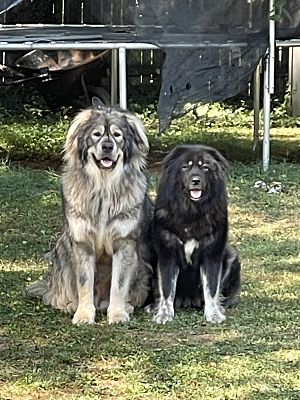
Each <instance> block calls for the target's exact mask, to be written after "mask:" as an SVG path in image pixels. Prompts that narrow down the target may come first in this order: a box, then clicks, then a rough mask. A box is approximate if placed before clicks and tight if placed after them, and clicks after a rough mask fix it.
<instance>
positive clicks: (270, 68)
mask: <svg viewBox="0 0 300 400" xmlns="http://www.w3.org/2000/svg"><path fill="white" fill-rule="evenodd" d="M269 10H270V16H269V51H268V54H267V58H266V66H265V74H264V139H263V170H264V171H265V172H266V171H268V169H269V165H270V113H271V94H273V93H274V87H275V48H276V43H275V19H274V15H273V14H274V0H270V2H269Z"/></svg>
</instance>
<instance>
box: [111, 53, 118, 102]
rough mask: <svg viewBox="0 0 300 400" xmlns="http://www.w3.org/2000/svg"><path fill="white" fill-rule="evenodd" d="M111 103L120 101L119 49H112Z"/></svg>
mask: <svg viewBox="0 0 300 400" xmlns="http://www.w3.org/2000/svg"><path fill="white" fill-rule="evenodd" d="M110 82H111V83H110V97H111V105H112V106H114V105H116V104H117V103H118V49H112V51H111V80H110Z"/></svg>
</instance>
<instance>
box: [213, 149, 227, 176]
mask: <svg viewBox="0 0 300 400" xmlns="http://www.w3.org/2000/svg"><path fill="white" fill-rule="evenodd" d="M208 152H209V154H210V155H211V156H212V157H213V158H214V159H215V160H216V162H217V166H218V168H219V170H221V171H223V172H224V173H227V172H228V170H229V163H228V161H227V160H226V158H225V157H224V156H222V154H221V153H219V152H218V150H216V149H214V148H212V147H210V148H209V149H208Z"/></svg>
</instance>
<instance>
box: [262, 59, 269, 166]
mask: <svg viewBox="0 0 300 400" xmlns="http://www.w3.org/2000/svg"><path fill="white" fill-rule="evenodd" d="M269 73H270V69H269V54H268V55H267V57H266V64H265V70H264V138H263V170H264V171H265V172H266V171H268V169H269V164H270V111H271V95H270V91H269V82H270V80H269V79H270V77H269Z"/></svg>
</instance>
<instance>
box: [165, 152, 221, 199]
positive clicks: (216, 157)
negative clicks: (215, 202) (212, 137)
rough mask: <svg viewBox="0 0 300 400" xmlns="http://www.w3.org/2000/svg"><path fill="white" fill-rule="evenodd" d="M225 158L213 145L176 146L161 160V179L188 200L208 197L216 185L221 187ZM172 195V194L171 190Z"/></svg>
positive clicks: (215, 188)
mask: <svg viewBox="0 0 300 400" xmlns="http://www.w3.org/2000/svg"><path fill="white" fill-rule="evenodd" d="M227 169H228V162H227V160H226V159H225V158H224V157H223V156H222V155H221V154H220V153H219V152H218V151H217V150H216V149H214V148H211V147H208V146H202V145H180V146H177V147H175V149H173V150H172V151H171V152H170V153H169V154H168V155H167V156H166V157H165V159H164V162H163V176H164V180H165V181H166V180H170V181H173V185H174V188H175V190H176V188H177V189H178V190H181V189H182V190H183V192H184V193H185V194H186V195H187V196H188V197H189V198H190V200H191V201H192V202H201V201H204V200H205V199H207V198H208V197H211V196H212V195H213V194H214V192H215V191H216V190H217V186H218V187H219V188H220V185H221V187H222V189H223V183H224V178H225V173H226V171H227ZM174 195H176V193H174Z"/></svg>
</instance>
